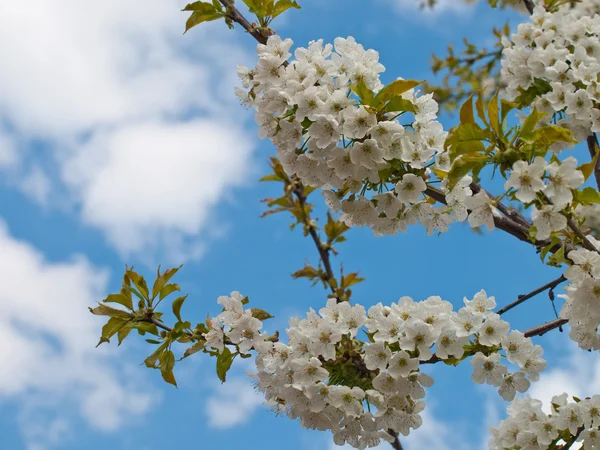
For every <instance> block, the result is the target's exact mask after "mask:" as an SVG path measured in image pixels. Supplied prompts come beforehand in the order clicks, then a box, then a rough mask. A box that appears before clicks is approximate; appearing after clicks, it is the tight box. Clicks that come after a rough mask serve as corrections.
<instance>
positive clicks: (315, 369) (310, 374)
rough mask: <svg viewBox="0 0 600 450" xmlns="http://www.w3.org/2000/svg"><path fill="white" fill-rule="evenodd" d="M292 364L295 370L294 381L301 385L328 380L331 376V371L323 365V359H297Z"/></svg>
mask: <svg viewBox="0 0 600 450" xmlns="http://www.w3.org/2000/svg"><path fill="white" fill-rule="evenodd" d="M290 366H291V368H292V370H293V371H294V383H295V384H297V385H299V386H301V387H302V386H304V385H308V384H315V383H318V382H319V381H326V380H327V379H328V378H329V372H327V370H326V369H324V368H323V367H322V364H321V361H319V360H318V359H317V358H310V359H309V360H308V361H306V360H302V359H295V360H293V361H292V362H291V363H290Z"/></svg>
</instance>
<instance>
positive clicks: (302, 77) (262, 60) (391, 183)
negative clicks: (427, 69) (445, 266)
mask: <svg viewBox="0 0 600 450" xmlns="http://www.w3.org/2000/svg"><path fill="white" fill-rule="evenodd" d="M291 45H292V41H291V40H290V39H285V40H282V39H281V38H280V37H279V36H271V37H270V38H269V40H268V42H267V44H266V45H262V44H259V45H258V47H257V51H258V56H259V59H258V64H257V66H256V67H255V68H254V69H252V70H249V69H248V68H246V67H243V66H239V68H238V75H239V76H240V78H241V80H242V84H243V87H244V88H245V90H242V89H237V91H236V92H237V94H238V96H239V97H240V98H241V99H242V102H243V103H245V104H247V105H251V106H253V107H254V108H255V110H256V116H255V117H256V122H257V124H258V125H259V136H260V137H261V138H270V139H271V141H272V142H273V143H274V144H275V146H276V147H277V155H278V157H279V159H280V160H281V163H282V164H283V167H284V169H285V170H286V172H287V173H288V174H290V175H296V176H298V177H299V178H300V179H301V180H302V182H303V183H304V184H305V185H310V186H315V187H321V188H323V190H324V195H325V197H326V202H327V204H328V205H329V206H330V207H331V208H332V209H334V210H336V211H341V212H342V214H341V217H340V219H341V220H342V221H344V222H345V223H346V224H347V225H349V226H369V227H371V228H373V229H374V231H375V233H376V234H378V235H381V234H396V233H397V232H398V231H405V230H406V227H407V226H408V225H412V224H415V223H416V222H419V223H421V224H422V225H424V226H425V227H426V228H427V231H428V233H429V234H432V233H433V232H434V231H435V230H437V231H438V232H444V231H447V230H448V228H449V225H450V223H451V222H453V221H455V220H458V221H464V220H465V219H466V218H467V207H469V205H468V203H467V202H466V200H467V198H470V197H471V195H472V192H471V189H470V188H469V184H470V179H469V178H467V179H465V181H464V182H463V183H460V184H459V185H458V186H456V188H454V189H453V191H452V192H447V191H446V192H445V193H446V194H447V195H448V205H442V206H438V207H434V206H433V205H432V204H431V203H430V202H429V201H427V198H426V197H425V195H424V192H425V191H426V190H427V188H428V186H427V182H428V180H429V179H430V177H431V171H430V169H429V167H430V166H432V165H435V166H436V167H437V168H439V169H442V170H448V169H449V158H448V155H447V152H445V151H444V141H445V138H446V135H447V133H446V132H445V131H444V130H443V128H442V125H441V124H440V123H439V122H438V121H437V120H436V114H437V111H438V105H437V103H436V102H435V101H434V100H433V98H432V95H430V94H428V95H419V94H418V93H417V92H415V90H414V88H411V85H410V84H406V85H405V86H406V87H405V88H403V89H399V86H400V85H401V84H402V83H401V81H403V80H402V79H398V80H397V81H396V82H395V83H396V84H394V83H392V84H391V85H390V86H391V87H386V88H383V89H382V87H383V85H382V83H381V81H380V79H379V74H380V73H381V72H383V71H384V70H385V68H384V67H383V65H381V64H380V63H379V62H378V58H379V55H378V53H377V52H376V51H374V50H365V49H364V48H363V47H362V46H361V45H360V44H358V43H356V42H355V40H354V38H352V37H349V38H346V39H344V38H336V39H335V41H334V46H332V45H331V44H326V45H325V44H323V41H322V40H319V41H316V42H315V41H313V42H311V43H310V44H309V45H308V48H298V49H296V51H295V57H296V59H295V60H293V61H289V62H288V59H289V58H290V56H291V54H290V52H289V50H290V48H291ZM415 84H418V83H415ZM386 89H388V90H387V91H386ZM382 92H383V94H382V95H379V94H381V93H382ZM384 94H385V95H384ZM388 94H389V95H388ZM373 96H374V97H373ZM373 98H375V100H377V99H378V98H379V99H380V100H381V98H384V100H385V101H381V102H379V103H377V102H375V101H374V100H373ZM408 116H412V119H408V118H407V117H408ZM399 119H402V121H403V122H404V123H403V124H400V122H399ZM444 187H445V185H442V188H444ZM486 198H487V196H485V194H482V195H481V196H480V197H479V198H477V199H475V200H473V201H472V202H473V205H472V206H474V207H475V208H479V209H480V214H479V215H478V214H475V215H474V217H473V223H475V224H474V225H473V223H472V225H473V226H480V225H482V224H484V223H486V224H488V225H489V226H490V227H493V218H492V215H491V210H490V208H489V200H486ZM433 203H435V202H433ZM482 211H484V214H481V212H482ZM477 216H479V218H477Z"/></svg>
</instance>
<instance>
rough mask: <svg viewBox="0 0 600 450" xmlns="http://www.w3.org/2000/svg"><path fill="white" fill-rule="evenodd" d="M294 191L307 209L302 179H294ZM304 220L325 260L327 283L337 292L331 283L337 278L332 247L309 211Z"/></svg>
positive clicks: (301, 204) (303, 209)
mask: <svg viewBox="0 0 600 450" xmlns="http://www.w3.org/2000/svg"><path fill="white" fill-rule="evenodd" d="M293 183H294V184H293V186H294V189H293V191H292V192H293V193H294V195H295V196H296V198H297V199H298V201H299V202H300V206H301V207H302V211H306V196H305V195H304V186H303V185H302V183H301V182H300V180H298V179H295V180H293ZM303 219H304V220H303V222H304V225H305V226H306V227H308V232H309V234H310V237H311V238H312V240H313V242H314V243H315V246H316V247H317V251H318V252H319V256H320V257H321V261H322V262H323V267H325V273H326V274H327V281H328V282H327V284H328V285H329V288H330V289H331V292H333V293H334V294H335V293H336V289H335V288H334V287H333V286H332V285H331V283H329V280H333V279H335V275H334V274H333V269H332V267H331V259H330V257H329V256H330V253H329V252H330V250H331V247H328V246H327V245H325V244H323V242H322V241H321V238H320V237H319V233H317V229H316V227H315V226H314V224H313V223H312V219H311V218H310V215H309V214H308V213H306V212H305V213H304V214H303Z"/></svg>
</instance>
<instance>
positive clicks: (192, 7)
mask: <svg viewBox="0 0 600 450" xmlns="http://www.w3.org/2000/svg"><path fill="white" fill-rule="evenodd" d="M183 10H184V11H193V12H192V15H191V16H190V17H189V18H188V20H187V22H186V23H185V31H184V34H185V33H187V32H188V31H189V30H190V29H191V28H193V27H195V26H196V25H198V24H201V23H202V22H209V21H211V20H216V19H219V18H221V17H224V16H225V14H224V13H223V12H222V11H217V10H216V9H215V6H214V5H213V4H212V3H205V2H194V3H191V4H189V5H187V6H186V7H185V8H184V9H183Z"/></svg>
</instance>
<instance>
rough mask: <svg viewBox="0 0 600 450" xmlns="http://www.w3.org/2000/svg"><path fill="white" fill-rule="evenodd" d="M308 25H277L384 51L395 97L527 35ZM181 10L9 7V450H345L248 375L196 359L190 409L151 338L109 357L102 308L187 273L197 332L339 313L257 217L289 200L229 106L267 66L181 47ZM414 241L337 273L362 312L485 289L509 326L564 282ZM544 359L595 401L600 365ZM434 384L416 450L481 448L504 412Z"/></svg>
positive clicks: (363, 10) (47, 3)
mask: <svg viewBox="0 0 600 450" xmlns="http://www.w3.org/2000/svg"><path fill="white" fill-rule="evenodd" d="M414 1H415V2H416V0H414ZM300 3H301V4H302V5H303V6H304V8H303V10H302V11H292V12H291V13H289V14H288V15H287V16H286V17H284V18H283V19H282V20H280V23H279V24H278V29H279V31H280V33H281V34H282V35H284V36H290V37H292V38H293V39H294V41H295V42H296V43H297V44H298V45H302V46H304V45H306V44H307V42H308V41H309V40H311V39H318V38H325V39H326V40H327V41H332V40H333V38H335V37H336V36H348V35H352V36H354V37H356V39H357V40H358V41H359V42H361V43H363V44H364V45H365V47H370V48H375V49H377V50H379V51H380V54H381V62H382V63H383V64H384V65H385V66H386V67H387V72H386V74H385V76H384V81H390V80H393V79H395V78H396V77H397V76H402V77H404V78H418V79H424V78H428V77H430V73H429V70H428V62H429V59H430V56H431V53H432V51H436V52H437V53H442V52H443V49H444V48H445V46H446V45H447V44H448V43H451V42H454V43H456V44H459V43H460V41H461V39H462V36H463V35H464V34H465V33H466V34H467V35H468V36H469V38H471V39H473V40H477V39H479V40H485V41H487V40H488V39H489V37H488V36H489V30H490V29H491V27H492V26H494V25H501V24H503V23H504V21H505V20H506V19H510V20H511V21H512V23H513V24H516V23H517V20H518V17H516V16H515V17H513V16H507V15H506V14H502V13H498V12H497V11H493V10H491V9H489V8H486V7H484V6H481V5H480V6H478V7H468V8H465V7H460V8H459V7H458V6H457V2H456V1H448V2H442V4H441V6H442V7H441V8H440V10H439V11H438V12H437V14H431V13H429V14H422V13H421V12H419V11H418V10H417V9H415V8H414V7H413V4H412V2H409V0H378V1H375V2H365V1H364V0H344V1H341V0H338V1H334V0H329V1H321V0H304V1H300ZM184 5H185V1H180V0H143V1H142V0H127V1H122V0H104V1H102V2H94V4H93V5H92V4H91V3H90V2H85V1H77V0H30V1H28V2H19V1H12V2H10V1H4V2H1V3H0V60H1V61H2V64H1V66H2V68H1V69H0V271H1V272H2V273H3V274H4V276H3V278H2V281H1V282H0V436H2V444H0V446H1V447H2V448H3V449H6V450H46V449H47V450H51V449H56V450H79V449H82V448H85V449H89V450H96V449H98V450H100V449H102V450H104V449H106V448H114V449H119V450H120V449H122V450H129V449H132V450H133V449H136V450H158V449H165V448H203V449H204V448H219V449H224V450H237V449H239V448H258V446H260V448H261V449H264V450H275V449H281V448H282V445H285V447H286V448H288V449H289V450H321V449H329V446H330V441H331V438H330V436H329V435H327V434H323V433H315V432H307V431H304V430H302V429H301V428H300V427H299V425H298V424H297V423H295V422H292V421H290V420H287V419H284V418H279V417H275V416H274V415H272V414H271V413H269V412H267V411H266V410H265V409H264V408H263V407H262V406H261V402H262V400H261V399H260V398H259V397H257V396H256V395H255V394H254V391H253V389H252V386H251V384H250V381H249V379H248V377H247V376H246V375H245V371H246V370H247V369H249V368H250V367H249V366H244V365H241V366H237V367H234V369H233V372H232V374H231V376H230V381H229V382H228V383H227V384H226V385H220V383H219V382H218V380H217V379H216V376H215V374H214V367H213V364H214V361H213V360H209V359H208V358H202V355H198V358H190V359H189V360H187V361H186V363H185V364H182V365H180V367H179V368H178V371H177V375H178V381H179V389H178V390H176V389H174V388H172V387H171V386H167V385H165V384H164V383H163V382H162V379H161V378H160V375H159V374H158V373H154V372H149V371H148V370H146V369H145V368H143V367H140V363H141V362H142V361H143V359H144V357H145V356H146V352H147V351H148V348H147V346H145V345H143V344H144V342H139V341H137V340H136V339H135V336H133V335H132V339H130V340H129V341H130V342H127V343H125V344H124V345H123V346H121V347H120V348H116V346H115V345H110V346H107V345H105V346H102V347H100V348H98V349H96V348H94V346H95V344H96V343H97V340H98V333H99V330H100V326H101V321H100V320H99V319H97V318H95V317H93V316H91V315H90V314H89V313H88V311H87V307H88V306H90V305H93V304H94V302H96V301H98V300H101V299H102V298H104V297H105V296H106V295H107V293H108V292H111V291H114V290H116V289H117V288H118V286H119V284H120V281H119V280H120V277H121V275H122V272H123V269H124V265H125V264H136V267H137V268H138V269H139V270H140V271H142V272H144V273H146V274H147V275H148V276H149V277H150V276H151V275H152V274H153V273H154V271H155V268H156V265H158V264H163V267H164V266H167V265H179V264H181V263H185V266H184V268H183V269H182V270H181V272H180V274H179V275H178V280H177V281H178V282H179V284H180V285H182V287H183V290H184V291H185V292H189V294H190V298H189V300H188V301H187V303H186V306H185V309H184V311H185V314H186V315H187V316H188V317H190V318H191V319H192V320H194V319H196V320H198V321H200V320H202V319H203V318H204V317H206V314H207V313H210V314H215V313H217V308H216V303H215V300H216V298H217V297H218V296H219V295H223V294H228V293H229V292H230V291H232V290H239V291H241V292H243V293H244V294H245V295H249V296H250V298H251V299H252V301H253V304H254V305H255V306H258V307H261V308H263V309H267V310H269V311H270V312H272V313H273V314H274V315H275V316H276V319H275V320H274V321H272V323H271V324H270V326H271V327H272V328H273V329H275V328H284V327H285V324H286V321H287V318H288V317H290V316H292V315H298V314H303V312H304V311H306V310H307V309H308V308H309V307H311V306H312V307H315V308H318V307H320V306H321V305H322V304H323V302H324V298H325V296H324V293H323V292H322V291H320V290H319V289H318V288H315V289H312V290H311V289H310V288H309V286H307V285H306V284H305V283H303V282H302V281H293V280H292V279H291V277H290V276H289V274H290V273H291V272H293V271H295V270H297V269H298V268H300V267H301V266H302V265H303V263H304V262H305V261H307V260H310V261H313V262H314V261H315V257H316V256H315V252H314V249H313V248H312V247H311V245H310V242H308V241H306V240H305V239H304V238H303V237H302V236H301V233H290V232H289V229H288V226H287V225H288V219H287V218H286V217H284V216H281V217H271V218H269V219H259V217H258V216H259V215H260V213H261V212H262V211H263V206H262V205H261V203H260V199H262V198H264V197H268V196H274V195H276V194H277V192H278V190H279V187H278V186H275V185H259V184H258V183H257V179H258V178H260V176H261V175H262V174H264V173H265V172H266V170H267V165H266V161H267V158H268V156H269V155H271V154H273V149H272V148H271V147H270V146H269V145H268V144H267V143H265V142H260V141H259V140H258V138H257V136H256V128H255V126H254V124H253V120H252V116H251V114H250V113H249V112H248V111H245V110H244V109H243V108H241V107H240V106H239V104H238V102H237V101H236V99H235V97H234V95H233V87H234V86H235V84H236V78H235V67H236V64H237V63H244V64H246V65H251V64H252V62H253V61H254V60H255V55H254V43H253V42H252V40H251V39H249V37H248V36H247V35H244V33H242V32H241V30H236V32H232V31H230V30H228V29H227V27H226V26H225V25H224V24H222V23H211V24H209V25H206V26H200V27H197V28H196V29H194V30H192V31H191V32H190V33H188V34H186V35H185V36H183V35H182V30H183V24H184V22H185V19H186V16H185V13H182V12H180V10H181V9H182V7H183V6H184ZM453 120H454V119H453V118H452V117H444V118H443V121H444V123H445V124H446V125H448V126H450V125H451V124H452V122H453ZM316 200H317V202H319V204H320V199H319V198H318V197H316ZM321 210H322V208H321ZM410 231H411V234H410V236H409V237H408V236H398V237H394V238H379V239H376V238H374V237H373V236H372V234H371V233H369V232H367V231H363V230H357V231H352V232H351V233H349V237H350V240H349V242H348V243H346V244H344V245H343V246H342V247H341V248H340V251H341V253H340V256H339V257H338V260H337V262H341V261H343V263H344V267H345V268H347V270H359V271H360V272H361V275H362V276H364V277H366V279H367V281H366V282H365V283H363V284H362V285H359V286H358V287H357V288H356V289H355V299H356V300H357V301H359V302H360V303H362V304H365V305H371V304H374V303H377V302H379V301H382V302H384V303H389V302H391V301H395V300H397V299H398V298H399V297H400V296H402V295H410V296H413V297H414V298H416V299H422V298H425V297H427V296H429V295H441V296H442V297H443V298H445V299H448V300H450V301H452V302H453V303H454V304H455V305H458V304H460V303H461V302H462V298H463V296H469V297H470V296H472V295H473V294H474V293H475V292H477V291H479V290H480V289H482V288H484V289H486V290H487V291H488V292H489V293H490V294H493V295H495V296H496V298H497V300H498V303H501V304H504V303H508V302H509V301H511V300H513V299H515V298H516V296H517V295H518V294H520V293H524V292H528V291H530V290H532V289H534V288H536V287H537V286H539V285H541V284H544V283H546V282H547V281H549V280H551V279H554V278H555V277H556V276H557V274H556V272H554V271H553V270H552V269H550V268H547V267H542V266H541V265H540V264H539V259H538V257H537V256H536V255H535V253H534V252H532V251H531V249H530V248H528V247H527V246H526V245H524V244H522V243H518V242H516V241H514V240H512V239H510V238H509V237H507V236H506V235H503V234H501V233H499V232H496V233H493V235H491V236H490V235H484V236H478V235H475V234H473V233H471V232H470V231H469V230H468V229H466V228H461V227H460V226H457V227H454V228H453V229H452V230H451V232H449V233H447V234H445V235H443V236H441V237H439V238H435V237H430V238H427V237H425V235H424V232H423V230H417V229H412V230H410ZM552 318H553V313H552V310H551V308H550V306H549V304H548V302H547V300H546V299H544V298H540V299H537V300H535V301H532V302H531V305H530V306H527V307H525V308H523V309H522V310H521V311H520V312H518V313H517V312H515V313H511V317H509V319H510V320H511V321H513V322H514V324H515V326H517V327H521V328H527V327H530V326H533V325H537V324H539V323H542V322H544V321H546V320H550V319H552ZM539 341H540V342H541V343H543V344H545V347H546V352H547V354H548V356H549V359H551V361H552V364H551V368H550V370H549V371H548V372H547V373H545V374H544V375H542V381H541V382H540V383H538V384H537V385H536V386H535V387H534V389H533V393H534V394H535V395H536V396H538V397H541V398H545V399H548V398H549V397H550V396H551V395H552V394H554V393H560V392H562V391H563V390H565V388H568V389H569V390H570V392H571V393H573V394H579V395H587V394H590V393H592V392H597V391H598V390H599V388H600V365H599V364H598V362H597V361H595V360H593V359H592V358H593V357H592V356H590V355H588V354H585V353H579V352H576V351H574V349H573V348H572V346H570V345H569V344H568V339H567V337H566V336H565V335H561V334H560V333H555V334H552V335H549V336H545V337H544V338H543V339H540V340H539ZM583 366H585V370H578V371H577V374H576V375H575V376H574V375H573V373H572V371H573V368H575V367H583ZM430 370H431V374H432V375H433V376H434V378H435V379H436V384H435V385H434V387H433V388H432V389H431V390H430V391H429V393H428V397H427V399H428V403H427V404H428V406H427V410H426V411H425V414H424V418H425V423H424V425H423V427H422V428H421V429H420V430H418V431H417V432H415V433H414V434H413V435H411V437H410V438H409V439H408V440H407V441H406V443H407V447H408V449H410V450H417V449H421V448H427V447H429V448H434V449H439V450H446V449H459V450H461V449H464V450H475V449H480V448H484V447H485V446H484V444H483V443H484V440H485V439H486V435H487V428H488V425H489V424H493V423H494V422H497V420H499V418H501V417H502V414H503V409H504V407H505V405H504V404H502V402H501V401H500V400H499V399H498V396H497V395H496V394H495V392H494V391H493V390H491V389H483V388H481V389H480V388H478V387H475V386H474V385H473V384H472V383H471V382H470V381H469V378H470V367H469V366H468V365H465V366H464V367H458V368H448V367H432V368H430ZM249 443H251V444H249Z"/></svg>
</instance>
